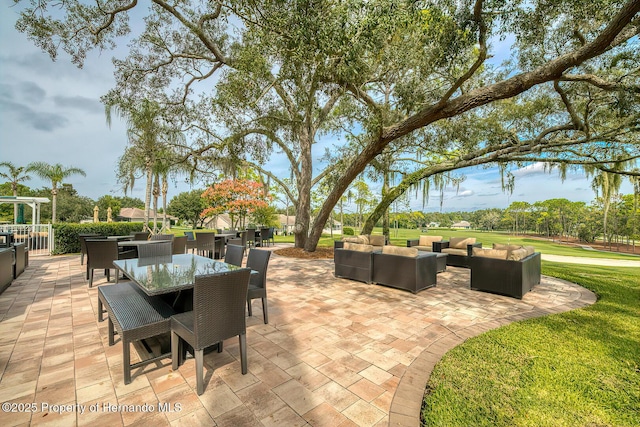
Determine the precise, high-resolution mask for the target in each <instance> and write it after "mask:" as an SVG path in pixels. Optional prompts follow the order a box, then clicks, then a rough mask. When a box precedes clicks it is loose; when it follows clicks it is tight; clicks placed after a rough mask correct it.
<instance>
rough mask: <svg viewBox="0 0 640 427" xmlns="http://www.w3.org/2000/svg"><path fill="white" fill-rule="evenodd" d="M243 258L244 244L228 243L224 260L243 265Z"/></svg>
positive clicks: (239, 265)
mask: <svg viewBox="0 0 640 427" xmlns="http://www.w3.org/2000/svg"><path fill="white" fill-rule="evenodd" d="M242 258H244V246H240V245H227V253H226V254H225V255H224V262H226V263H227V264H233V265H237V266H238V267H241V266H242Z"/></svg>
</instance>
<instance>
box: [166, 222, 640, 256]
mask: <svg viewBox="0 0 640 427" xmlns="http://www.w3.org/2000/svg"><path fill="white" fill-rule="evenodd" d="M187 230H191V229H190V228H180V227H173V228H172V232H174V233H175V234H176V235H182V234H183V233H184V231H187ZM206 231H211V230H197V232H206ZM373 234H382V229H381V228H375V229H374V230H373ZM390 234H391V244H392V245H396V246H406V245H407V240H408V239H417V238H419V237H420V235H421V234H430V235H436V236H443V237H444V238H445V240H448V239H449V238H450V237H456V236H459V237H463V236H469V237H475V238H476V239H477V240H478V242H482V245H483V246H484V247H491V245H492V244H493V243H510V244H517V245H530V246H535V248H536V251H538V252H542V253H544V254H550V255H567V256H579V257H590V258H611V259H632V260H638V259H640V248H639V249H638V255H627V254H619V253H616V252H599V251H590V250H586V249H582V248H580V247H577V246H570V245H565V244H559V243H554V242H551V241H547V240H541V239H532V238H530V237H521V236H514V235H511V234H507V233H501V232H484V231H474V230H451V229H449V228H446V229H430V230H429V232H427V233H422V232H421V231H420V230H407V229H399V230H397V231H396V230H394V229H391V232H390ZM340 237H341V236H340V235H338V234H336V235H334V237H333V238H332V237H331V236H330V235H328V234H324V235H322V238H321V239H320V241H319V242H318V246H319V247H333V241H334V240H335V239H339V238H340ZM275 241H276V242H279V243H293V242H294V236H293V235H289V236H275Z"/></svg>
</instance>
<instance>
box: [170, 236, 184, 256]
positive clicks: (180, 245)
mask: <svg viewBox="0 0 640 427" xmlns="http://www.w3.org/2000/svg"><path fill="white" fill-rule="evenodd" d="M186 252H187V236H176V237H174V238H173V253H174V254H176V255H178V254H184V253H186Z"/></svg>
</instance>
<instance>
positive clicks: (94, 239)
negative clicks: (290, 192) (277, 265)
mask: <svg viewBox="0 0 640 427" xmlns="http://www.w3.org/2000/svg"><path fill="white" fill-rule="evenodd" d="M266 235H267V236H268V233H266ZM145 237H148V238H145ZM189 237H190V236H180V237H173V235H170V234H167V235H161V234H156V235H151V236H146V235H142V234H136V235H132V236H95V235H81V236H80V237H79V239H80V244H81V255H80V260H81V263H84V256H85V255H86V257H87V260H86V279H87V280H88V283H89V287H91V286H92V284H93V277H94V270H104V271H105V275H106V277H107V282H109V281H110V270H112V269H115V284H106V285H101V286H99V287H98V320H99V321H103V320H104V314H106V315H107V320H108V334H109V345H114V344H115V339H114V338H115V336H116V335H117V336H119V337H120V341H121V342H122V346H123V347H122V353H123V370H124V383H125V384H129V383H130V382H131V375H132V374H131V371H132V369H135V368H138V367H140V366H144V365H147V364H149V363H152V362H156V361H158V360H160V359H164V358H171V360H172V366H173V369H174V370H176V369H178V367H179V365H181V364H182V362H183V361H184V360H185V357H186V355H187V353H190V354H191V355H193V356H194V358H195V361H196V377H197V392H198V394H202V393H203V392H204V389H205V385H204V375H203V374H204V372H203V354H204V352H205V351H211V350H217V351H218V352H222V349H223V341H224V340H225V339H228V338H232V337H235V336H238V338H239V344H240V359H241V370H242V373H243V374H246V372H247V356H246V320H245V316H246V313H248V315H249V316H251V315H252V309H251V301H252V300H253V299H261V300H262V310H263V316H264V323H265V324H267V323H268V311H267V291H266V272H267V268H268V263H269V259H270V255H271V252H270V251H268V250H264V249H257V248H255V244H254V245H252V247H251V248H250V249H249V251H248V256H247V258H246V263H245V265H244V267H243V265H242V264H243V259H244V254H245V249H246V245H243V239H242V238H241V237H240V238H238V237H237V234H236V233H215V234H214V233H199V234H198V236H197V239H195V240H196V242H197V243H196V245H195V246H191V247H192V248H193V249H195V250H197V253H193V250H192V252H191V253H189V252H188V248H189V247H190V246H189V245H188V242H189V241H190V239H189ZM210 237H211V238H210ZM260 243H262V242H260ZM221 244H222V246H220V245H221ZM220 247H221V248H222V249H220ZM216 249H217V250H216ZM220 256H223V257H224V259H223V260H221V259H216V258H219V257H220ZM122 279H127V282H125V283H119V281H120V280H122ZM169 334H170V337H171V338H170V343H171V344H170V348H166V347H168V346H164V347H163V348H162V351H161V354H149V355H148V356H146V357H143V356H141V358H142V360H141V361H140V362H138V363H134V364H131V354H130V346H131V344H133V343H135V342H144V341H145V340H147V339H150V338H154V337H159V336H163V335H164V336H167V335H169ZM147 348H148V347H147Z"/></svg>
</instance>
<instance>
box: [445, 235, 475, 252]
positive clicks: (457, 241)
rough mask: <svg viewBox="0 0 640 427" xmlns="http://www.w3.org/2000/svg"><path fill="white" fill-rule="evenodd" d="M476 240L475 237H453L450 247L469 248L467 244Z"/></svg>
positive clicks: (450, 240)
mask: <svg viewBox="0 0 640 427" xmlns="http://www.w3.org/2000/svg"><path fill="white" fill-rule="evenodd" d="M475 242H476V238H475V237H452V238H451V239H449V248H451V249H464V250H465V251H466V250H467V245H473V244H474V243H475Z"/></svg>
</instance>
